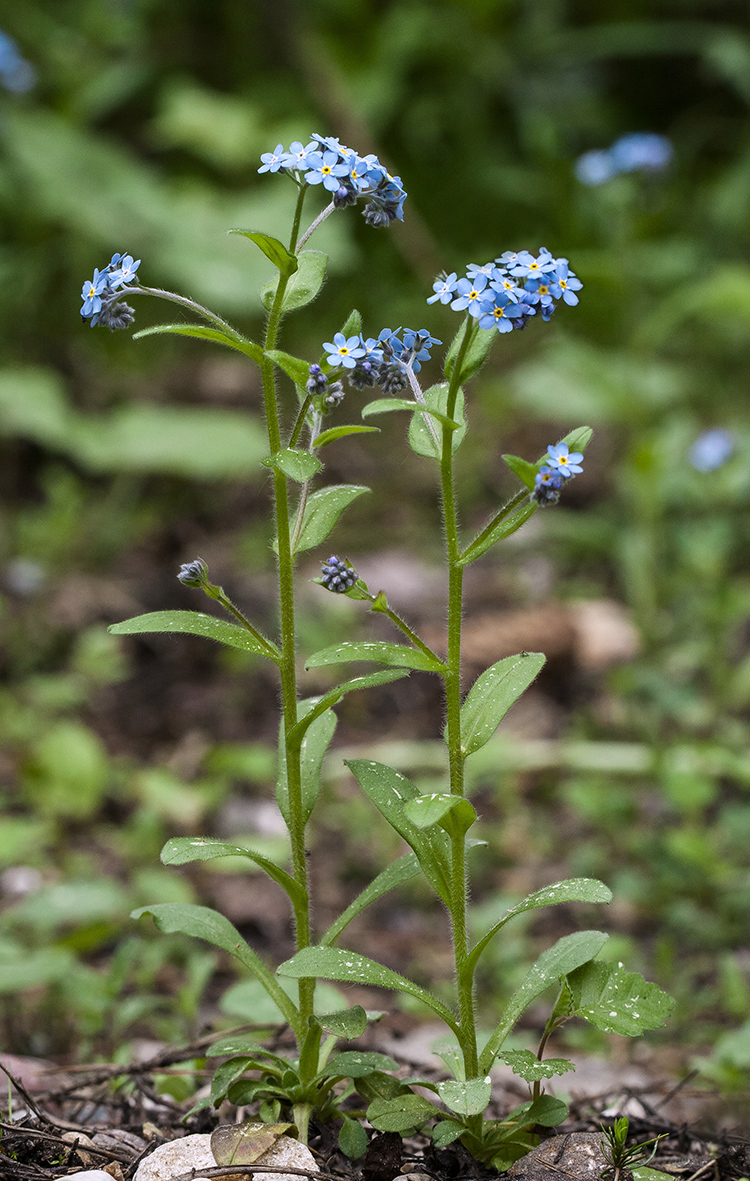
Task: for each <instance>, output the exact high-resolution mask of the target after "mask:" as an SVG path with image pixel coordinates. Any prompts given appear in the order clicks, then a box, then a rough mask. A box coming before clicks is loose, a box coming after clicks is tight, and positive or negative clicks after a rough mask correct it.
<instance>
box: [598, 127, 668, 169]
mask: <svg viewBox="0 0 750 1181" xmlns="http://www.w3.org/2000/svg"><path fill="white" fill-rule="evenodd" d="M609 153H610V157H611V159H612V163H613V165H614V167H615V170H616V171H617V172H636V171H638V170H642V171H644V172H661V171H662V169H664V168H666V167H667V165H668V164H669V162H670V160H671V159H672V154H673V148H672V144H671V143H670V141H669V140H668V139H667V137H666V136H665V135H657V134H656V133H655V132H653V131H631V132H630V133H629V134H628V135H621V136H620V138H619V139H617V140H615V142H614V143H613V144H612V147H611V148H610V149H609Z"/></svg>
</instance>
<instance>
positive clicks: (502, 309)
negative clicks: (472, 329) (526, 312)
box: [478, 291, 522, 332]
mask: <svg viewBox="0 0 750 1181" xmlns="http://www.w3.org/2000/svg"><path fill="white" fill-rule="evenodd" d="M494 295H495V298H494V299H483V300H482V301H481V302H480V304H479V311H478V314H479V327H480V328H497V330H498V332H512V331H513V321H514V320H515V319H516V318H517V317H518V316H520V315H521V314H522V313H521V308H520V307H519V305H518V304H517V303H514V302H513V300H512V299H511V298H510V296H509V295H506V294H505V292H503V291H497V292H495V293H494Z"/></svg>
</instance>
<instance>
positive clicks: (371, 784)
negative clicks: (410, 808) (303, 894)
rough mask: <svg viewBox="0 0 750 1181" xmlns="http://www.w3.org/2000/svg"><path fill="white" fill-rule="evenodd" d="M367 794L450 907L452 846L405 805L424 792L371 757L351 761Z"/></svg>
mask: <svg viewBox="0 0 750 1181" xmlns="http://www.w3.org/2000/svg"><path fill="white" fill-rule="evenodd" d="M347 766H348V767H349V769H350V770H351V772H352V774H353V775H354V776H355V778H356V779H357V780H358V782H359V784H360V787H361V788H362V790H363V791H364V793H365V795H367V796H369V798H370V799H371V800H372V802H373V804H374V805H375V807H376V808H377V809H378V811H379V812H380V813H381V815H382V816H384V817H385V819H386V820H387V821H388V823H389V824H390V825H391V827H392V828H394V829H395V830H396V832H397V833H398V834H399V836H401V837H403V839H404V840H405V841H406V843H407V844H408V845H409V846H410V847H411V848H412V849H413V850H414V852H415V853H416V855H417V857H418V858H419V864H420V865H421V867H422V872H423V873H424V875H425V877H426V878H427V880H428V882H430V884H431V885H432V888H433V889H434V890H435V891H436V893H437V894H438V896H439V897H440V898H442V900H443V902H444V903H445V904H446V906H447V905H448V904H449V900H450V896H451V895H450V880H451V878H450V845H449V841H448V838H447V836H446V835H445V833H444V832H443V831H442V830H441V829H439V828H431V829H427V830H426V831H423V830H421V829H419V828H417V826H416V825H415V824H413V823H412V822H411V820H409V819H408V817H407V816H406V815H405V813H404V804H405V803H406V802H407V801H408V800H413V799H415V798H416V797H417V796H418V795H419V794H420V793H419V791H418V789H417V788H416V787H415V786H414V784H413V783H412V782H411V781H410V780H408V779H407V778H406V777H405V776H404V775H400V774H399V772H398V771H394V769H393V768H392V767H386V766H385V764H384V763H375V762H372V761H371V760H369V759H351V760H347Z"/></svg>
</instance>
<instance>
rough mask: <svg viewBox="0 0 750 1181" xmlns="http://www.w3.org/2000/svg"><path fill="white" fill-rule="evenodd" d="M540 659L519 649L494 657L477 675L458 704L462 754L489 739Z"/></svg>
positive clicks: (538, 666) (539, 655)
mask: <svg viewBox="0 0 750 1181" xmlns="http://www.w3.org/2000/svg"><path fill="white" fill-rule="evenodd" d="M544 661H545V657H544V656H543V655H542V653H541V652H520V653H519V654H518V656H506V657H505V659H504V660H498V662H497V664H493V665H492V666H491V667H490V668H488V669H486V670H485V671H484V672H483V673H482V675H481V676H480V677H477V679H476V681H475V682H474V684H473V685H472V687H471V689H470V690H469V693H468V695H467V697H466V700H465V701H464V703H463V705H462V706H461V749H462V751H463V752H464V754H465V755H471V754H474V752H475V751H478V750H480V749H481V748H482V747H483V746H484V744H485V743H486V742H489V740H490V738H491V737H492V735H493V734H494V733H495V731H496V730H497V727H498V726H499V725H500V722H501V721H502V719H503V718H504V717H505V715H506V714H507V712H508V710H509V709H510V707H511V706H512V705H513V704H514V703H515V702H516V701H517V700H518V698H519V697H520V696H521V694H522V693H523V692H525V690H526V689H528V687H529V685H530V684H531V682H532V681H533V680H534V678H535V677H536V676H537V675H538V674H539V672H540V670H541V668H542V666H543V664H544Z"/></svg>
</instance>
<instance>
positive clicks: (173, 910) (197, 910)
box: [130, 902, 299, 1030]
mask: <svg viewBox="0 0 750 1181" xmlns="http://www.w3.org/2000/svg"><path fill="white" fill-rule="evenodd" d="M144 914H150V915H151V916H152V918H153V920H154V922H155V924H156V926H157V927H158V928H159V930H160V931H164V932H165V933H166V934H168V935H172V934H174V933H175V932H176V931H179V932H181V933H182V934H183V935H192V936H193V937H194V938H195V939H204V940H205V941H206V943H212V944H213V945H214V947H220V948H221V949H222V950H223V951H228V952H229V954H230V955H231V956H234V958H235V959H237V960H239V961H240V963H241V964H244V965H245V967H246V968H249V969H250V971H251V972H252V973H253V975H254V976H256V977H257V978H258V980H259V981H260V982H261V984H262V985H263V987H264V988H265V990H266V992H267V993H268V994H269V996H271V997H272V998H273V1000H274V1001H275V1003H276V1004H277V1005H278V1007H279V1009H280V1010H281V1012H282V1013H283V1014H284V1017H285V1018H286V1020H287V1021H288V1022H289V1024H290V1025H291V1027H292V1029H295V1030H297V1029H299V1022H298V1018H299V1013H298V1011H297V1008H296V1006H295V1005H294V1003H293V1001H292V1000H291V999H290V998H289V997H288V996H287V994H286V993H285V992H284V989H283V988H282V987H281V985H280V984H279V982H278V980H276V979H275V978H274V976H273V974H272V973H271V972H270V971H269V970H268V968H267V967H266V965H265V964H264V963H263V961H262V960H261V959H260V957H259V956H258V955H257V954H256V953H255V952H254V951H253V949H252V948H251V947H250V946H249V945H248V944H247V943H246V942H245V940H244V939H243V938H242V936H241V935H240V933H239V931H238V930H237V928H236V927H234V926H232V924H231V923H230V921H229V919H227V918H224V915H223V914H219V913H218V911H216V910H211V909H210V908H209V907H207V906H194V905H193V904H192V903H188V902H163V903H159V904H156V905H152V906H140V907H139V908H138V909H137V910H134V911H132V912H131V915H130V917H131V918H132V919H139V918H142V917H143V915H144Z"/></svg>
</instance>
